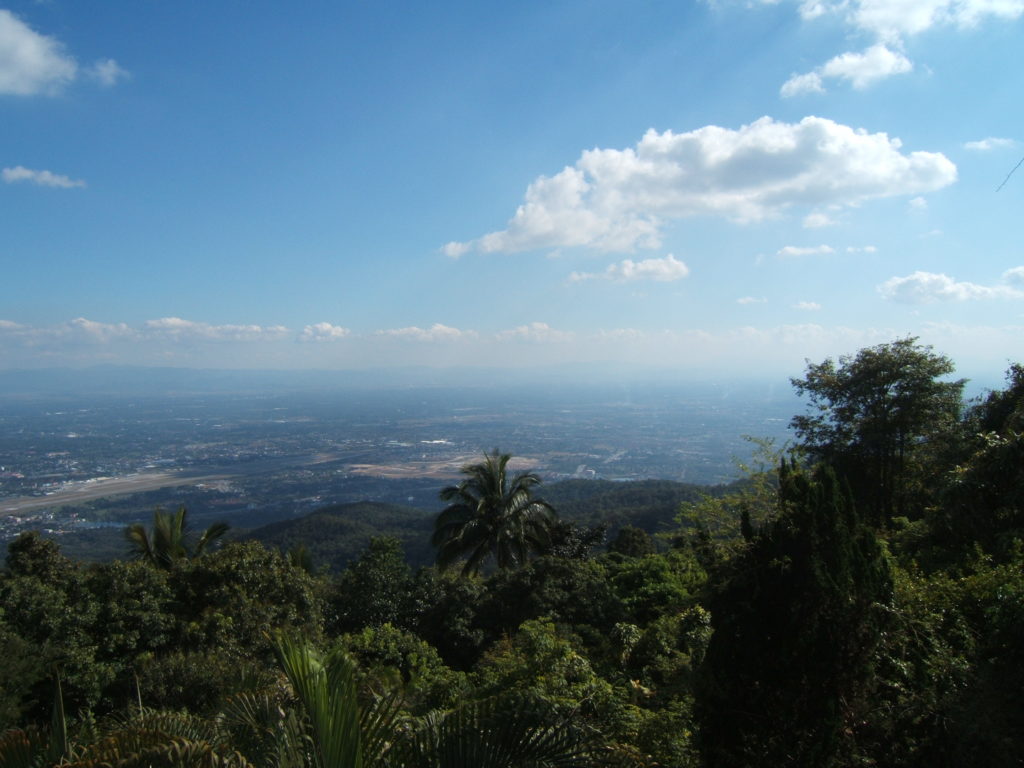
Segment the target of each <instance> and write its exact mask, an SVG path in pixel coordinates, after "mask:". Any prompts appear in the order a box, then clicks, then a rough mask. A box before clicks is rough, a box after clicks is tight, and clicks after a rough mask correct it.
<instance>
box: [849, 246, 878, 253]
mask: <svg viewBox="0 0 1024 768" xmlns="http://www.w3.org/2000/svg"><path fill="white" fill-rule="evenodd" d="M846 252H847V253H878V248H876V247H875V246H873V245H848V246H847V247H846Z"/></svg>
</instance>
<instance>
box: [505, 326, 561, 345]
mask: <svg viewBox="0 0 1024 768" xmlns="http://www.w3.org/2000/svg"><path fill="white" fill-rule="evenodd" d="M496 338H497V339H498V340H499V341H534V342H567V341H572V340H573V339H574V338H575V334H574V333H572V331H558V330H555V329H554V328H552V327H551V326H550V325H548V324H547V323H530V324H529V325H520V326H518V327H516V328H512V329H510V330H507V331H500V332H499V333H498V334H496Z"/></svg>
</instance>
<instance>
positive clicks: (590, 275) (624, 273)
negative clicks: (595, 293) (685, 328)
mask: <svg viewBox="0 0 1024 768" xmlns="http://www.w3.org/2000/svg"><path fill="white" fill-rule="evenodd" d="M689 274H690V268H689V267H687V266H686V264H685V263H683V262H681V261H679V260H678V259H677V258H676V257H675V256H673V255H672V254H671V253H670V254H669V255H668V256H666V257H665V258H663V259H644V260H643V261H633V260H632V259H624V260H623V261H620V262H619V263H618V264H609V265H608V268H607V269H606V270H605V271H604V272H596V273H595V272H573V273H572V274H571V275H570V276H569V280H570V281H572V282H578V281H581V280H592V279H595V278H604V279H606V280H617V281H619V282H631V281H634V280H653V281H655V282H659V283H670V282H673V281H675V280H682V279H683V278H684V277H686V276H687V275H689Z"/></svg>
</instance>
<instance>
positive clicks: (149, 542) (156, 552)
mask: <svg viewBox="0 0 1024 768" xmlns="http://www.w3.org/2000/svg"><path fill="white" fill-rule="evenodd" d="M187 516H188V513H187V512H186V510H185V508H184V507H179V508H178V511H177V512H175V513H174V514H173V515H172V514H171V513H170V512H164V511H163V510H162V509H158V510H156V511H155V512H154V513H153V529H152V531H147V530H146V528H145V527H144V526H143V525H140V524H139V523H134V524H132V525H129V526H128V527H127V528H125V531H124V535H125V538H127V539H128V542H129V544H130V545H131V551H132V554H134V555H135V556H136V557H137V558H139V559H140V560H145V561H146V562H149V563H152V564H153V565H157V566H159V567H161V568H170V567H171V566H173V565H174V564H175V563H177V562H180V561H182V560H187V559H189V558H192V557H199V556H200V555H202V554H203V552H205V551H206V548H207V547H208V546H209V545H210V544H211V543H212V542H214V541H216V540H217V539H219V538H220V537H221V536H223V535H224V534H225V533H227V531H228V525H227V523H214V524H213V525H211V526H210V527H209V528H207V529H206V530H205V531H203V533H202V534H201V535H200V537H199V539H198V540H197V541H196V544H195V547H193V548H192V550H191V551H189V545H190V536H189V531H188V520H187Z"/></svg>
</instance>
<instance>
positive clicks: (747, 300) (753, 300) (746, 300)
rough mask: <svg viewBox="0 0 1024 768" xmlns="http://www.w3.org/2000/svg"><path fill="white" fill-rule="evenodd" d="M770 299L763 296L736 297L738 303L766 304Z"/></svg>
mask: <svg viewBox="0 0 1024 768" xmlns="http://www.w3.org/2000/svg"><path fill="white" fill-rule="evenodd" d="M767 302H768V299H766V298H764V297H763V296H762V297H761V298H760V299H758V298H755V297H753V296H743V297H742V298H739V299H736V303H737V304H766V303H767Z"/></svg>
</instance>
